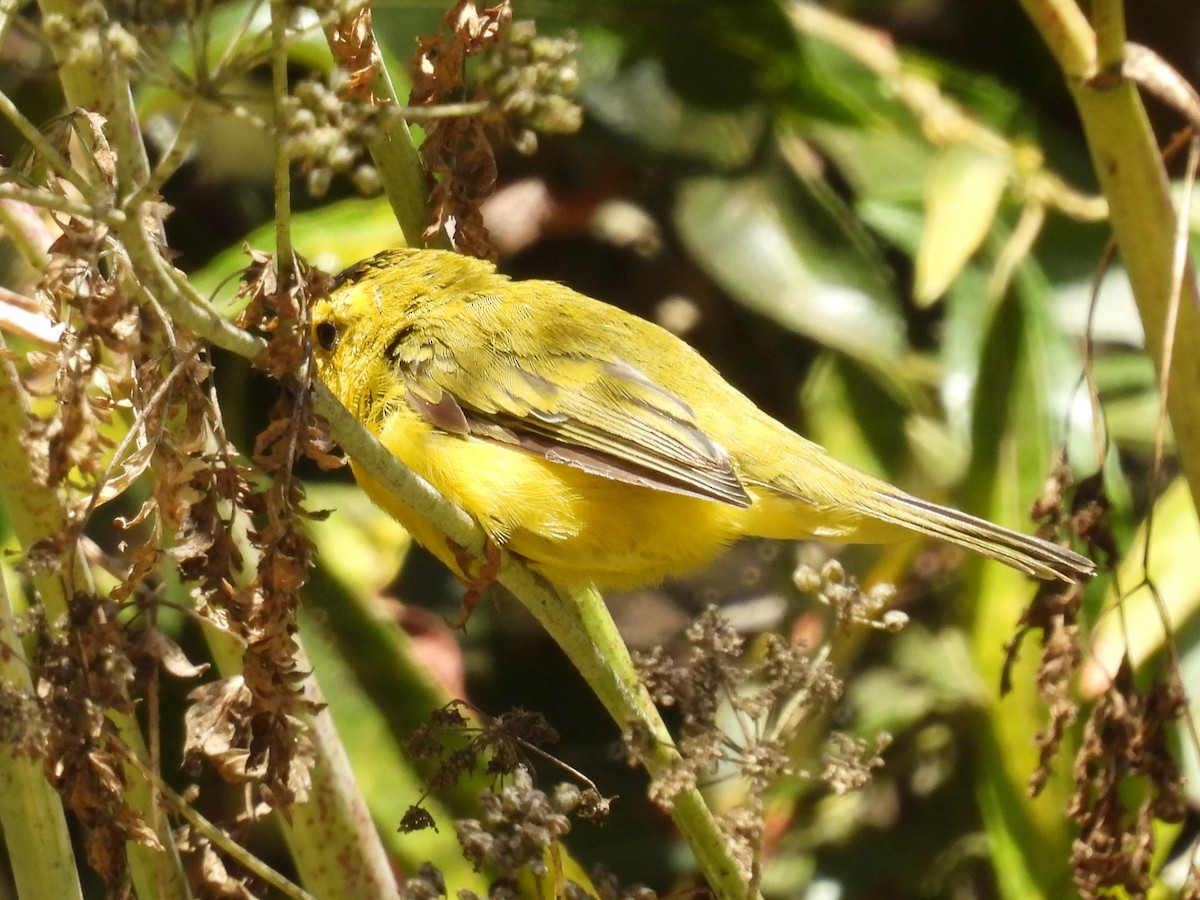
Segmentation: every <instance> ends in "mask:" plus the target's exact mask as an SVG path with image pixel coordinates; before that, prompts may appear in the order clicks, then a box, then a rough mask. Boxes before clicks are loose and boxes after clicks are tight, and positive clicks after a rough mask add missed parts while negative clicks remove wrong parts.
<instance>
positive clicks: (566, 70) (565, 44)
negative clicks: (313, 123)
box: [409, 0, 582, 258]
mask: <svg viewBox="0 0 1200 900" xmlns="http://www.w3.org/2000/svg"><path fill="white" fill-rule="evenodd" d="M442 24H443V26H444V27H445V28H446V29H447V30H448V31H449V34H437V35H433V36H430V37H424V38H421V39H420V41H419V49H418V51H417V55H416V58H415V59H414V61H413V86H412V91H411V92H410V95H409V103H410V104H411V105H412V106H414V107H427V108H430V109H433V110H436V108H437V107H438V106H440V105H443V104H451V103H472V104H478V105H479V109H478V110H477V111H474V112H473V113H472V114H469V115H459V116H453V117H447V118H440V117H439V118H430V119H429V120H428V121H427V122H425V132H426V134H425V141H424V143H422V144H421V161H422V162H423V163H424V165H425V171H426V172H427V173H428V174H429V176H430V177H431V178H432V179H433V186H432V190H431V193H430V198H429V226H428V228H426V230H425V238H426V240H427V241H433V240H434V239H435V238H436V236H437V235H439V234H441V233H443V232H444V231H445V230H446V229H447V228H448V227H449V226H450V225H451V224H452V225H453V236H454V243H455V245H456V246H457V247H458V248H459V249H460V250H462V251H463V252H464V253H468V254H470V255H472V256H482V257H487V258H494V256H495V251H494V250H493V248H492V246H491V243H490V241H489V240H488V237H487V229H486V228H485V227H484V225H483V217H482V214H481V211H480V208H481V206H482V204H483V201H484V200H486V199H487V198H488V197H489V196H491V194H492V193H493V191H494V190H495V188H496V177H497V173H496V153H495V149H494V148H493V146H492V142H491V139H490V138H489V134H495V135H497V136H498V137H500V138H501V139H509V136H510V135H511V136H512V138H511V139H513V140H515V141H516V143H517V146H518V147H519V148H522V149H525V150H527V151H529V150H532V149H533V147H534V146H535V144H534V142H533V130H534V129H538V130H543V131H554V132H568V131H574V130H576V129H578V127H579V125H580V122H581V121H582V118H581V115H580V112H579V110H578V107H576V106H575V105H574V104H573V103H572V102H571V101H570V100H569V99H568V98H567V95H568V94H569V93H571V92H572V91H573V90H574V88H575V84H576V81H577V78H576V74H575V68H574V64H573V62H572V60H571V54H572V53H573V52H574V49H575V43H574V38H573V37H566V38H560V39H552V38H540V37H538V36H537V34H536V31H535V29H534V28H533V26H532V25H529V24H519V25H515V26H514V25H513V24H512V10H511V8H510V6H509V4H508V3H507V2H504V3H500V4H498V5H497V6H494V7H491V8H488V9H482V10H481V9H479V8H477V6H476V4H475V3H474V2H473V0H459V2H457V3H455V4H454V6H453V7H451V9H450V10H449V11H447V13H446V14H445V15H444V16H443V17H442ZM471 57H482V58H484V60H485V62H484V63H483V64H482V65H481V66H480V73H479V78H478V79H477V80H476V83H475V85H474V87H473V88H470V87H468V84H467V60H468V59H469V58H471Z"/></svg>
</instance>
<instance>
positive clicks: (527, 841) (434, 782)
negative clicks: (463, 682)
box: [400, 700, 609, 898]
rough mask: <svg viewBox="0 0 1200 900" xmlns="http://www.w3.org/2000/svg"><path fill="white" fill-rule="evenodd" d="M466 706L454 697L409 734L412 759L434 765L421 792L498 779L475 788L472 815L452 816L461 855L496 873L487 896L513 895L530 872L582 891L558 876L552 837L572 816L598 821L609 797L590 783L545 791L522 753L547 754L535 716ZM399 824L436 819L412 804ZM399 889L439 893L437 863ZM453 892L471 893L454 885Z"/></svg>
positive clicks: (548, 739)
mask: <svg viewBox="0 0 1200 900" xmlns="http://www.w3.org/2000/svg"><path fill="white" fill-rule="evenodd" d="M464 706H465V704H464V703H463V702H462V701H457V700H456V701H453V702H451V703H449V704H447V705H446V706H445V707H443V708H442V709H440V710H438V711H437V712H435V713H434V715H433V716H432V717H431V720H430V722H429V723H427V724H426V725H423V726H421V727H420V728H418V729H417V730H416V731H415V732H414V733H413V735H412V737H411V738H410V739H409V741H408V750H409V754H410V755H411V757H412V758H413V759H414V761H416V762H418V763H421V762H434V763H435V764H436V765H435V768H434V770H433V772H432V774H431V775H430V776H429V778H428V779H427V780H426V784H425V796H429V795H430V794H431V793H434V792H435V791H438V790H442V789H444V788H446V787H447V786H449V785H450V784H452V783H454V782H457V781H459V780H461V779H463V778H465V777H468V776H470V775H471V774H473V773H475V772H477V771H481V770H482V771H484V772H486V774H487V775H489V776H490V777H492V778H493V779H497V780H502V781H503V784H502V785H501V786H499V787H498V788H487V789H485V790H484V791H483V792H482V793H481V795H480V801H479V803H480V812H481V814H480V817H479V818H478V819H461V820H459V821H457V822H455V823H454V828H455V833H456V835H457V837H458V841H459V843H460V844H461V846H462V848H463V854H464V856H465V857H466V858H467V859H468V860H470V862H471V863H472V865H473V866H474V867H475V869H476V871H481V870H485V869H486V870H487V871H488V872H491V873H494V874H495V876H496V880H495V882H494V883H493V885H492V889H491V891H489V894H488V896H489V897H515V896H518V895H519V894H518V892H517V887H516V886H517V880H518V878H521V877H522V876H527V875H529V874H532V875H534V876H536V877H537V878H539V879H546V878H553V879H554V881H555V889H554V896H560V897H561V896H566V897H576V896H577V897H581V898H582V897H587V896H588V893H587V891H585V890H584V889H583V888H581V887H580V886H579V885H576V884H574V883H573V882H571V881H570V880H567V879H563V878H562V876H561V865H560V864H559V863H558V862H555V860H556V858H557V855H558V853H559V849H558V844H559V842H560V841H561V839H562V838H564V837H565V836H566V835H567V834H568V833H569V832H570V830H571V817H577V818H580V819H584V820H587V821H591V822H602V821H604V819H605V818H607V816H608V804H609V801H608V800H607V799H605V798H604V797H602V796H601V795H600V793H599V791H597V790H596V788H595V787H594V786H593V785H591V784H588V785H587V786H586V787H583V788H580V787H579V786H578V785H576V784H573V783H571V782H561V783H559V784H557V785H556V786H555V787H554V789H553V790H552V791H551V792H550V793H548V794H547V793H546V792H544V791H542V790H541V789H539V788H538V787H536V786H535V785H534V782H533V776H532V774H531V772H530V770H529V768H528V767H527V766H526V765H525V763H523V762H522V761H521V760H522V757H523V756H524V755H525V753H537V754H540V755H543V756H545V752H544V751H543V750H541V749H540V747H541V745H544V744H548V743H552V742H555V741H557V740H558V735H557V733H556V732H555V731H554V729H552V728H551V727H550V726H549V725H548V724H547V723H546V721H545V719H543V718H542V717H541V716H540V715H538V714H536V713H530V712H526V711H525V710H520V709H518V710H514V711H512V712H510V713H506V714H505V715H503V716H500V717H498V718H496V719H494V720H491V721H489V722H486V723H484V724H482V725H474V724H472V723H471V721H470V720H469V719H468V718H467V717H466V715H464V713H463V708H464ZM464 739H465V741H464ZM575 774H578V773H575ZM400 828H401V830H402V831H414V830H418V829H422V828H436V824H435V823H434V821H433V819H432V817H430V815H429V814H428V813H427V812H426V811H425V809H424V808H422V807H421V806H420V804H419V803H418V804H416V805H414V806H412V807H410V808H409V810H408V812H407V813H405V816H404V819H403V821H402V822H401V823H400ZM404 892H405V896H406V897H413V898H417V897H444V896H445V895H446V886H445V883H444V881H443V880H442V876H441V873H440V872H439V871H438V870H437V869H435V868H434V867H432V866H425V867H422V869H421V870H420V871H418V872H417V873H416V874H415V875H414V876H413V877H412V878H410V879H409V880H408V882H407V883H406V885H405V891H404ZM458 896H459V897H472V896H474V895H473V894H471V892H469V891H459V893H458Z"/></svg>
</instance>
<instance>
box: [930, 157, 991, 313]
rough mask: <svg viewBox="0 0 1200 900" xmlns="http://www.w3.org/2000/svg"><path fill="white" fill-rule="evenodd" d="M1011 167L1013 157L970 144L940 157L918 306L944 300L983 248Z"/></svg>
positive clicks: (934, 172)
mask: <svg viewBox="0 0 1200 900" xmlns="http://www.w3.org/2000/svg"><path fill="white" fill-rule="evenodd" d="M1011 169H1012V164H1011V161H1010V160H1009V159H1008V157H1006V156H1001V155H998V154H996V153H993V152H991V151H988V150H984V149H982V148H980V147H978V146H976V145H974V144H971V143H967V142H965V141H964V142H960V143H957V144H953V145H951V146H950V147H948V148H946V149H945V150H943V151H942V152H941V153H940V154H939V155H938V157H937V159H936V161H935V162H934V164H933V170H932V171H931V172H930V177H929V180H928V181H927V182H926V186H925V228H924V230H923V232H922V234H921V246H920V248H919V249H918V251H917V260H916V273H915V275H914V283H913V299H914V300H915V301H916V303H917V305H918V306H921V307H928V306H931V305H932V304H933V303H935V302H936V301H937V300H938V299H940V298H941V297H942V295H943V294H945V293H946V290H947V289H948V288H949V287H950V285H951V283H953V281H954V279H955V278H957V277H958V275H959V273H961V272H962V270H963V267H964V266H965V265H966V264H967V260H969V259H970V258H971V257H972V256H973V255H974V253H975V251H976V250H978V249H979V246H980V244H982V243H983V239H984V238H985V237H986V236H987V234H988V231H989V230H990V228H991V226H992V222H993V221H994V220H995V218H996V211H997V210H998V209H999V208H1000V199H1001V198H1002V197H1003V196H1004V188H1005V185H1007V183H1008V179H1009V175H1010V174H1011Z"/></svg>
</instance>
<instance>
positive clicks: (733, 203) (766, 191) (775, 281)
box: [675, 174, 907, 391]
mask: <svg viewBox="0 0 1200 900" xmlns="http://www.w3.org/2000/svg"><path fill="white" fill-rule="evenodd" d="M675 221H676V224H677V226H678V229H679V233H680V236H681V238H682V239H683V241H684V243H685V244H686V245H687V246H688V249H689V250H690V251H691V253H692V254H693V255H694V257H695V258H696V260H697V261H698V262H699V263H700V264H701V265H702V266H703V267H704V268H705V269H706V270H707V271H708V273H709V275H710V276H711V277H712V278H713V279H714V280H715V281H716V282H717V283H718V284H720V285H721V287H722V288H724V289H725V290H726V291H728V292H729V293H730V294H731V295H732V296H734V297H735V298H737V300H738V301H739V302H740V303H742V304H743V305H745V306H747V307H748V308H750V309H753V310H755V311H757V312H759V313H761V314H763V315H765V316H768V317H769V318H771V319H773V320H774V321H776V322H778V323H779V324H780V325H782V326H783V327H785V328H788V329H790V330H792V331H795V332H796V333H798V334H802V335H804V336H806V337H809V338H811V339H812V340H814V341H817V342H818V343H820V344H821V345H823V346H826V347H829V348H831V349H834V350H838V351H839V352H842V353H845V354H846V355H848V356H850V357H852V358H854V359H855V360H857V361H858V362H859V363H860V364H862V365H863V366H864V367H865V368H867V369H868V370H869V371H870V372H871V373H872V374H873V375H874V376H875V377H877V378H878V379H880V381H881V383H884V384H886V385H888V386H889V388H891V389H893V390H897V391H902V390H903V388H902V384H903V375H902V371H901V369H900V368H899V366H900V363H901V361H902V358H903V356H904V355H905V352H906V345H907V342H906V338H905V330H904V321H903V318H902V316H901V313H900V308H899V302H898V300H897V299H896V296H895V294H894V292H893V291H892V289H891V286H890V285H889V283H888V281H887V277H886V275H885V274H884V273H883V272H882V271H881V270H880V266H879V262H878V260H877V259H873V258H870V257H869V256H868V255H867V254H865V253H864V252H863V251H862V250H861V248H860V246H859V245H858V244H857V243H856V242H855V240H853V239H851V238H850V237H849V236H848V234H847V233H846V231H845V230H844V229H843V228H842V227H841V225H840V223H839V222H838V221H836V220H835V219H834V218H833V217H832V216H831V215H830V214H829V212H828V211H827V210H826V209H825V208H823V207H822V206H821V205H820V204H819V203H817V202H816V200H815V198H814V196H813V195H812V194H811V193H810V192H808V191H807V190H806V189H805V188H804V186H803V185H802V184H800V183H798V182H797V181H796V180H795V179H790V178H787V177H785V176H784V175H781V174H772V175H766V176H764V175H747V176H743V177H741V178H728V179H726V178H716V177H699V178H693V179H690V180H689V181H686V182H685V183H684V184H683V185H682V186H681V188H680V193H679V199H678V203H677V206H676V209H675Z"/></svg>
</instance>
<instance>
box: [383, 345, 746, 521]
mask: <svg viewBox="0 0 1200 900" xmlns="http://www.w3.org/2000/svg"><path fill="white" fill-rule="evenodd" d="M428 324H429V323H427V326H428ZM457 324H458V327H456V328H453V329H437V328H434V327H423V328H422V329H420V330H419V331H420V336H418V335H417V334H416V333H415V332H416V330H415V329H414V330H410V331H408V332H407V333H406V332H404V331H402V332H401V333H399V334H398V335H397V337H396V339H395V340H393V341H392V343H391V344H390V345H389V346H388V348H387V353H388V355H389V357H390V358H391V361H392V363H393V365H394V366H395V370H396V372H397V375H398V376H399V377H400V378H402V379H403V380H404V382H405V392H404V395H405V397H406V399H407V400H408V402H409V403H410V405H412V406H413V408H414V409H416V410H417V411H418V412H419V413H420V414H421V415H422V416H423V417H424V418H425V419H426V420H427V421H429V422H430V423H432V424H433V425H435V426H437V427H438V428H440V429H442V430H444V431H448V432H451V433H455V434H464V433H467V434H470V435H472V436H475V437H478V438H481V439H484V440H493V441H497V442H500V443H505V444H510V445H514V446H518V447H520V448H521V449H524V450H526V451H528V452H530V453H535V454H538V455H540V456H542V457H544V458H545V459H547V460H549V461H551V462H556V463H561V464H563V465H568V466H573V467H575V468H578V469H581V470H583V471H585V472H589V473H591V474H593V475H597V476H599V477H602V478H610V479H613V480H616V481H622V482H626V483H629V484H637V485H641V486H643V487H650V488H654V489H657V490H663V491H669V492H672V493H677V494H685V495H688V496H694V497H701V498H704V499H708V500H715V501H718V502H721V503H728V504H731V505H734V506H738V507H746V506H749V505H750V502H751V501H750V497H749V495H748V494H747V493H746V490H745V488H744V487H743V485H742V483H741V481H740V479H739V478H738V475H737V472H736V471H735V470H734V468H733V464H732V463H731V461H730V458H729V454H728V453H727V452H726V451H725V449H724V448H723V447H722V446H721V445H720V444H718V443H717V442H716V441H714V440H713V439H712V438H711V437H709V435H707V434H706V433H705V432H704V431H703V430H702V429H701V428H700V427H699V426H698V425H697V423H696V417H695V415H694V413H693V411H692V409H691V407H690V406H689V405H688V404H687V403H686V402H685V401H684V400H683V399H682V398H681V397H679V396H678V395H677V394H675V393H674V392H673V391H671V390H669V389H667V388H666V387H664V386H663V385H661V384H659V383H657V382H655V381H654V380H653V379H651V378H649V377H648V376H647V375H646V374H645V373H644V372H642V371H640V370H638V369H637V368H635V367H634V366H632V365H630V364H629V363H628V362H626V361H624V360H622V359H620V358H618V357H614V356H613V355H612V352H611V350H607V349H603V348H598V347H588V346H586V341H581V340H580V339H579V333H578V332H576V333H575V334H574V335H572V336H573V337H574V338H575V339H574V340H571V341H565V342H564V343H565V344H566V345H567V346H564V347H562V348H561V349H554V350H551V351H549V352H547V351H546V350H545V347H546V346H551V347H553V346H555V345H554V344H553V343H548V344H540V345H539V346H540V347H541V352H539V353H538V354H536V355H521V354H519V353H517V352H514V350H513V348H511V347H510V348H504V347H485V346H481V345H480V343H479V342H478V339H477V338H472V337H467V336H478V335H482V334H489V333H495V332H492V331H489V330H488V329H487V328H485V327H466V326H464V323H462V322H459V323H457ZM448 340H453V341H455V342H456V343H455V344H454V345H451V344H449V343H447V341H448ZM581 343H583V344H585V345H584V346H581ZM589 351H594V352H589ZM462 359H470V360H471V361H472V366H471V370H470V373H469V374H468V373H467V372H466V371H465V369H464V367H463V366H462V365H461V364H460V363H459V360H462Z"/></svg>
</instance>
